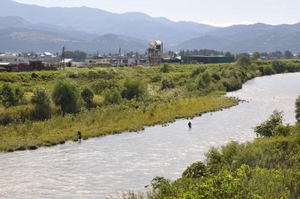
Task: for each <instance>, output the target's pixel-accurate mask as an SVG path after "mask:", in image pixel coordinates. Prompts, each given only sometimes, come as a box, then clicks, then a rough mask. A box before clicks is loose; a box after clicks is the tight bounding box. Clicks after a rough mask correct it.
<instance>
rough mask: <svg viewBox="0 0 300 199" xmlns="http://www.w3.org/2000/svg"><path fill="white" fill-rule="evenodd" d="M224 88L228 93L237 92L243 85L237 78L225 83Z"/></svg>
mask: <svg viewBox="0 0 300 199" xmlns="http://www.w3.org/2000/svg"><path fill="white" fill-rule="evenodd" d="M223 86H224V87H225V88H226V91H228V92H229V91H235V90H238V89H241V88H242V86H243V84H242V82H241V80H239V79H236V78H230V79H227V80H224V81H223Z"/></svg>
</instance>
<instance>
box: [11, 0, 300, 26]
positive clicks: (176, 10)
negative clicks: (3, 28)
mask: <svg viewBox="0 0 300 199" xmlns="http://www.w3.org/2000/svg"><path fill="white" fill-rule="evenodd" d="M15 1H18V2H22V3H30V4H36V5H41V6H47V7H53V6H58V7H79V6H88V7H93V8H100V9H103V10H106V11H110V12H114V13H124V12H144V13H146V14H149V15H151V16H153V17H166V18H168V19H171V20H174V21H194V22H199V23H206V24H211V25H218V26H228V25H232V24H251V23H257V22H262V23H268V24H283V23H286V24H292V23H298V22H300V0H251V1H249V0H248V1H247V0H184V1H183V0H180V1H178V0H15Z"/></svg>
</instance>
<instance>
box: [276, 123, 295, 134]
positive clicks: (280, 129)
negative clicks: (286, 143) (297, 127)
mask: <svg viewBox="0 0 300 199" xmlns="http://www.w3.org/2000/svg"><path fill="white" fill-rule="evenodd" d="M291 131H292V127H291V126H289V125H288V126H284V125H278V126H276V127H275V135H278V136H288V135H290V134H291Z"/></svg>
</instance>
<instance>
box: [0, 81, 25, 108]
mask: <svg viewBox="0 0 300 199" xmlns="http://www.w3.org/2000/svg"><path fill="white" fill-rule="evenodd" d="M22 97H23V93H22V91H21V90H20V89H18V88H16V89H13V88H12V87H11V86H10V85H9V84H4V85H3V86H2V88H1V89H0V100H1V103H2V105H3V106H5V107H10V106H15V105H17V104H18V102H19V101H20V100H21V98H22Z"/></svg>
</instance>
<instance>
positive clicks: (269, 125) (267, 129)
mask: <svg viewBox="0 0 300 199" xmlns="http://www.w3.org/2000/svg"><path fill="white" fill-rule="evenodd" d="M282 118H283V113H282V112H278V111H276V110H275V111H274V112H273V113H272V115H271V116H270V118H269V119H268V120H267V121H265V122H263V123H262V124H260V125H258V126H256V127H255V129H254V131H255V133H256V134H257V136H261V137H271V136H274V135H275V134H276V131H275V128H276V127H277V126H279V125H281V124H282Z"/></svg>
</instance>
